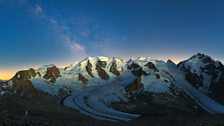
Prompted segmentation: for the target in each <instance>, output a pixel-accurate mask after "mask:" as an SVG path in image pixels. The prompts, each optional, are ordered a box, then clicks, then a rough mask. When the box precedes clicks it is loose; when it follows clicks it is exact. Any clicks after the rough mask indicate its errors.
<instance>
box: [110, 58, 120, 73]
mask: <svg viewBox="0 0 224 126" xmlns="http://www.w3.org/2000/svg"><path fill="white" fill-rule="evenodd" d="M110 72H111V73H113V74H114V75H116V76H119V75H120V72H119V71H118V70H117V63H116V61H113V63H112V65H111V67H110Z"/></svg>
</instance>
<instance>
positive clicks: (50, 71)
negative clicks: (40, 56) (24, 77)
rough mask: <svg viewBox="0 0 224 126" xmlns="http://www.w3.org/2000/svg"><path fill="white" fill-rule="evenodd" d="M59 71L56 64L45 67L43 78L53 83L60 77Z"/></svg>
mask: <svg viewBox="0 0 224 126" xmlns="http://www.w3.org/2000/svg"><path fill="white" fill-rule="evenodd" d="M60 76H61V75H60V71H59V69H58V68H57V67H56V66H53V67H49V68H47V71H46V74H45V75H44V76H43V78H45V79H47V80H49V82H51V83H55V81H56V80H57V78H58V77H60Z"/></svg>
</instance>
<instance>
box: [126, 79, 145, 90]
mask: <svg viewBox="0 0 224 126" xmlns="http://www.w3.org/2000/svg"><path fill="white" fill-rule="evenodd" d="M143 89H144V85H143V84H142V82H141V76H137V78H136V79H135V80H134V81H133V82H132V83H131V84H129V85H128V86H127V87H125V90H126V92H140V91H142V90H143Z"/></svg>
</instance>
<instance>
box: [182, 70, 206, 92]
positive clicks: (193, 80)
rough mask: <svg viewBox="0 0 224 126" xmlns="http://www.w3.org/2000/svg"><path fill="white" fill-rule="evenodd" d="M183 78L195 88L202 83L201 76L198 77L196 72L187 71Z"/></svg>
mask: <svg viewBox="0 0 224 126" xmlns="http://www.w3.org/2000/svg"><path fill="white" fill-rule="evenodd" d="M185 79H186V80H187V81H188V82H189V83H190V84H192V86H194V87H195V88H197V89H198V88H199V87H200V86H202V85H203V78H202V77H201V78H200V77H199V76H198V75H197V74H194V73H191V72H190V71H189V72H187V74H186V76H185Z"/></svg>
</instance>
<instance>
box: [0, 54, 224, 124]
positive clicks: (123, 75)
mask: <svg viewBox="0 0 224 126" xmlns="http://www.w3.org/2000/svg"><path fill="white" fill-rule="evenodd" d="M40 92H43V93H45V94H47V95H48V96H49V97H56V99H57V100H58V101H59V104H61V105H63V106H66V107H68V108H71V109H74V110H78V111H79V112H80V113H81V114H84V115H87V116H89V117H91V118H93V119H97V120H106V121H111V122H126V121H132V120H138V119H141V118H143V117H145V116H146V115H147V114H149V113H153V114H155V115H158V114H161V113H163V114H164V113H166V114H167V113H173V112H176V111H178V112H181V113H194V114H195V113H197V114H198V113H208V114H222V113H224V65H223V64H222V63H221V62H220V61H216V60H214V59H212V58H211V57H210V56H207V55H205V54H201V53H198V54H196V55H193V56H192V57H190V58H189V59H186V60H184V61H181V62H180V63H178V64H175V63H174V62H172V61H171V60H168V61H162V60H156V59H152V58H150V57H139V58H131V59H129V60H127V61H125V60H122V59H119V58H115V57H112V58H110V57H103V56H99V57H88V58H86V59H84V60H82V61H81V62H76V63H74V64H72V65H70V66H67V67H65V68H58V67H57V66H55V65H53V64H51V65H44V66H42V67H40V68H38V69H33V68H30V69H28V70H21V71H18V72H17V73H16V74H15V75H14V76H13V77H12V78H11V79H10V80H7V81H3V82H0V94H1V97H4V96H8V95H12V96H14V97H22V98H31V99H32V98H33V99H35V97H36V96H38V95H39V94H38V93H40ZM30 111H31V110H30ZM25 113H26V112H25Z"/></svg>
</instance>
